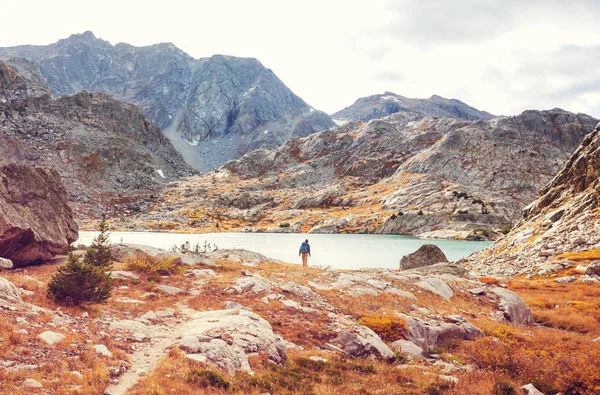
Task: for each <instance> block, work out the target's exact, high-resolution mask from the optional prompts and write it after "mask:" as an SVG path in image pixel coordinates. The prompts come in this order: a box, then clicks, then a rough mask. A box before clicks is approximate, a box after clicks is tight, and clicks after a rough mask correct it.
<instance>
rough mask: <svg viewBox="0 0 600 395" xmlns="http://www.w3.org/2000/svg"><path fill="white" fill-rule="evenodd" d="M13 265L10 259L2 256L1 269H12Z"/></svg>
mask: <svg viewBox="0 0 600 395" xmlns="http://www.w3.org/2000/svg"><path fill="white" fill-rule="evenodd" d="M13 266H14V265H13V263H12V261H11V260H10V259H6V258H0V269H12V267H13Z"/></svg>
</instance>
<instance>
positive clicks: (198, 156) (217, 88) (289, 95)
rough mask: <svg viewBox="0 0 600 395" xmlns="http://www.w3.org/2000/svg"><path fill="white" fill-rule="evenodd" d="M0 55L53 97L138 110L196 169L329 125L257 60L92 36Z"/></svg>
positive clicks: (2, 50) (325, 117)
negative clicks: (83, 95) (91, 97)
mask: <svg viewBox="0 0 600 395" xmlns="http://www.w3.org/2000/svg"><path fill="white" fill-rule="evenodd" d="M0 56H4V57H15V56H18V57H24V58H27V59H29V60H31V61H34V62H36V63H38V64H39V67H40V70H41V73H42V75H43V76H44V77H45V79H46V80H47V81H48V86H49V87H50V89H51V90H52V92H53V93H54V94H55V95H60V96H62V95H69V94H74V93H76V92H79V91H81V90H84V89H85V90H88V91H98V92H104V93H107V94H110V95H112V96H114V97H115V98H117V99H119V100H123V101H127V102H131V103H135V104H137V105H139V106H140V107H141V109H142V111H143V112H144V114H145V115H146V116H147V117H148V118H149V119H150V120H151V121H152V123H153V124H155V125H156V126H158V127H159V128H161V129H162V130H164V131H165V133H166V134H167V135H168V136H169V137H170V138H171V139H172V140H173V142H174V144H175V146H176V147H177V149H178V150H179V151H180V152H181V153H182V154H183V155H184V156H185V157H186V160H188V163H190V164H192V165H193V166H195V167H196V168H197V169H201V170H210V169H212V168H216V167H218V166H220V165H221V164H223V163H224V162H226V161H227V160H230V159H233V158H235V157H237V156H239V155H240V154H243V153H245V152H247V151H248V150H252V149H255V148H259V147H268V148H275V147H277V146H279V145H280V144H281V143H283V142H284V141H285V140H287V139H288V138H290V137H292V136H306V135H308V134H311V133H314V132H316V131H319V130H323V129H327V128H329V127H332V126H334V123H333V122H332V121H331V119H330V118H329V116H328V115H327V114H325V113H322V112H320V111H316V110H314V109H313V108H312V107H310V106H309V105H308V104H306V103H305V102H304V101H303V100H302V99H301V98H299V97H298V96H296V95H295V94H294V93H293V92H292V91H290V90H289V89H288V88H287V87H286V86H285V85H284V84H283V82H281V81H280V80H279V79H278V78H277V76H276V75H275V74H274V73H273V72H272V71H271V70H269V69H267V68H265V67H264V66H263V65H262V64H261V63H260V62H259V61H258V60H256V59H249V58H237V57H233V56H223V55H215V56H212V57H210V58H202V59H194V58H192V57H191V56H189V55H188V54H186V53H185V52H183V51H182V50H180V49H179V48H177V47H175V46H174V45H173V44H170V43H162V44H156V45H151V46H147V47H134V46H132V45H129V44H124V43H120V44H117V45H112V44H110V43H109V42H107V41H104V40H102V39H98V38H96V37H95V36H94V35H93V34H92V33H91V32H85V33H83V34H74V35H72V36H70V37H69V38H66V39H63V40H60V41H58V42H56V43H54V44H50V45H45V46H32V45H25V46H19V47H11V48H0Z"/></svg>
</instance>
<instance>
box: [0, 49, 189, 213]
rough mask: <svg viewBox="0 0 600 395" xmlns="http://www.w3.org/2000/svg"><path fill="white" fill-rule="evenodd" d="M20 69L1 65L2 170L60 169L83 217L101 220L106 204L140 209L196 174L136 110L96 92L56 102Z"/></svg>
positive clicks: (5, 63) (7, 62)
mask: <svg viewBox="0 0 600 395" xmlns="http://www.w3.org/2000/svg"><path fill="white" fill-rule="evenodd" d="M21 61H23V62H25V60H23V59H21ZM25 65H26V66H30V68H29V69H27V68H25V67H24V66H23V65H22V64H20V63H17V66H15V62H14V60H11V59H8V60H4V61H3V60H0V81H4V82H3V83H1V84H0V128H1V130H2V133H1V134H0V165H2V164H7V163H11V162H20V163H26V164H29V165H33V166H47V167H51V168H53V169H55V170H57V171H58V172H59V174H60V175H61V177H62V179H63V180H64V183H65V186H66V188H67V192H68V194H69V200H70V201H71V202H73V203H74V208H75V209H81V211H82V214H84V213H88V212H90V211H91V212H92V213H96V214H98V213H99V212H101V211H102V210H104V207H102V206H103V203H104V205H105V206H108V208H109V209H111V210H113V209H114V210H115V211H118V210H119V209H120V208H121V206H122V209H126V210H129V211H130V212H134V211H138V210H142V209H143V207H144V205H145V204H146V203H145V200H147V199H148V196H146V195H148V194H149V192H155V191H156V190H157V189H159V188H161V187H162V186H164V185H166V184H167V183H168V182H169V181H172V180H174V179H178V178H180V177H183V176H188V175H192V174H194V173H195V172H194V171H193V170H192V169H191V168H190V167H189V166H187V165H186V164H185V162H184V160H183V158H182V157H181V155H180V154H179V153H178V152H177V151H176V150H175V149H174V148H173V146H172V144H171V143H170V142H169V140H168V139H167V138H166V137H165V136H164V135H163V134H162V133H161V131H160V130H159V129H158V128H157V127H155V126H154V125H153V124H152V123H150V122H149V121H148V120H147V119H146V118H145V117H144V116H143V115H142V113H141V112H140V111H139V109H138V108H137V107H136V106H134V105H132V104H129V103H123V102H119V101H117V100H114V99H112V98H110V97H108V96H107V95H105V94H100V93H89V92H78V93H75V94H73V95H66V96H62V97H60V98H53V97H52V95H51V93H50V91H49V90H48V89H46V88H45V87H44V86H40V85H36V83H39V79H42V78H43V77H41V76H39V75H37V78H36V77H35V76H36V74H35V72H36V69H35V67H34V66H32V65H30V64H27V63H26V64H25ZM23 70H26V71H23ZM27 70H28V71H27ZM19 73H23V76H22V75H21V74H19ZM140 194H141V195H144V196H143V197H142V198H139V195H140ZM132 200H136V201H135V202H133V203H131V201H132Z"/></svg>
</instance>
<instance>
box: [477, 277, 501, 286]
mask: <svg viewBox="0 0 600 395" xmlns="http://www.w3.org/2000/svg"><path fill="white" fill-rule="evenodd" d="M479 281H481V282H482V283H484V284H487V285H497V284H498V283H499V281H498V279H497V278H495V277H479Z"/></svg>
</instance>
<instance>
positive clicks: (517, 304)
mask: <svg viewBox="0 0 600 395" xmlns="http://www.w3.org/2000/svg"><path fill="white" fill-rule="evenodd" d="M491 291H492V292H493V293H495V294H496V295H498V297H499V298H500V311H501V312H502V314H503V315H504V318H506V320H507V321H509V322H512V323H514V324H518V325H531V324H533V316H532V315H531V310H530V309H529V307H527V305H526V304H525V302H524V301H523V299H521V297H520V296H519V295H517V294H516V293H514V292H512V291H509V290H507V289H504V288H500V287H493V288H492V289H491Z"/></svg>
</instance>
